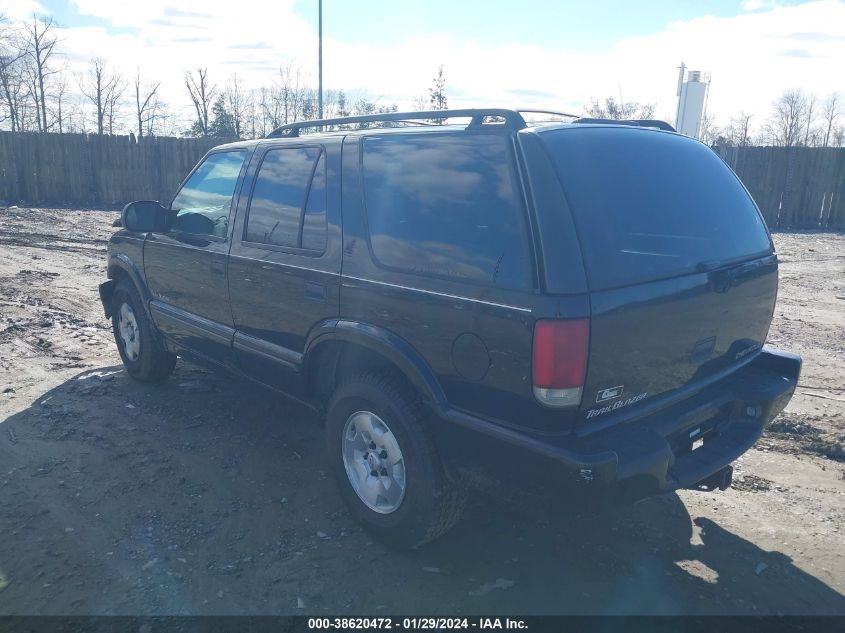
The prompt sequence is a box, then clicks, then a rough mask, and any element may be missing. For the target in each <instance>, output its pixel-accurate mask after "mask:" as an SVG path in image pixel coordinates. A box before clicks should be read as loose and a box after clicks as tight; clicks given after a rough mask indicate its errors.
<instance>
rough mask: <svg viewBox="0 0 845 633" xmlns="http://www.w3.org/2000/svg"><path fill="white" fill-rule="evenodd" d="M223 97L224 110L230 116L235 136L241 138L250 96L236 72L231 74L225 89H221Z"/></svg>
mask: <svg viewBox="0 0 845 633" xmlns="http://www.w3.org/2000/svg"><path fill="white" fill-rule="evenodd" d="M223 99H224V103H225V107H226V110H227V111H228V112H229V114H230V115H231V117H232V124H233V126H234V129H235V136H237V137H238V138H243V133H244V129H243V128H244V123H245V122H246V115H247V110H248V109H249V107H250V100H251V97H250V95H249V94H248V93H247V91H246V89H245V88H244V85H243V82H242V81H241V80H240V78H239V77H238V75H237V74H234V75H232V77H231V78H230V79H229V83H228V84H227V85H226V89H225V90H224V91H223Z"/></svg>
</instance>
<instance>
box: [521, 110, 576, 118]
mask: <svg viewBox="0 0 845 633" xmlns="http://www.w3.org/2000/svg"><path fill="white" fill-rule="evenodd" d="M517 112H519V113H520V114H522V113H526V114H553V115H554V116H565V117H567V118H570V119H577V118H579V116H580V115H578V114H570V113H569V112H557V111H556V110H524V109H522V108H520V109H519V110H517Z"/></svg>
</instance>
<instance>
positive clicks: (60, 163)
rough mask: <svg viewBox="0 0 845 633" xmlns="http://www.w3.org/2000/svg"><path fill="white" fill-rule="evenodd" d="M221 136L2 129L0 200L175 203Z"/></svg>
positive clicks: (64, 203) (100, 204)
mask: <svg viewBox="0 0 845 633" xmlns="http://www.w3.org/2000/svg"><path fill="white" fill-rule="evenodd" d="M220 143H221V141H220V140H219V139H184V138H169V137H154V138H142V139H140V140H138V141H137V142H136V141H135V140H134V139H133V138H131V137H128V136H97V135H93V134H91V135H86V134H31V133H11V132H0V200H4V201H6V202H14V203H17V202H22V203H28V204H58V205H75V206H89V205H91V206H107V207H116V206H122V205H123V204H125V203H126V202H130V201H132V200H162V201H166V202H169V201H170V199H171V198H172V197H173V194H174V193H176V189H177V188H178V187H179V184H180V183H181V181H182V179H183V178H184V177H185V176H186V175H187V173H188V172H189V171H190V170H191V168H193V166H194V165H195V164H196V163H197V161H198V160H199V159H200V158H202V156H203V154H205V153H206V152H207V151H208V150H209V149H211V148H212V147H214V146H215V145H219V144H220Z"/></svg>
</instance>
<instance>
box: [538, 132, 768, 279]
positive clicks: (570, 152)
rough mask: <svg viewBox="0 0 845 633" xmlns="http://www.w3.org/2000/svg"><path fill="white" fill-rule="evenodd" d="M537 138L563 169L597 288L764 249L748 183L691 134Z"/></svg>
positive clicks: (762, 227)
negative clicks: (748, 191) (746, 189)
mask: <svg viewBox="0 0 845 633" xmlns="http://www.w3.org/2000/svg"><path fill="white" fill-rule="evenodd" d="M540 136H541V138H542V140H543V142H544V144H545V146H546V148H547V150H548V152H549V154H550V156H551V158H552V161H553V163H554V164H555V167H556V169H557V171H558V175H559V176H560V179H561V183H562V185H563V188H564V192H565V195H566V198H567V201H568V203H569V207H570V209H571V211H572V215H573V219H574V221H575V226H576V229H577V231H578V236H579V239H580V242H581V249H582V252H583V254H584V263H585V266H586V268H587V276H588V278H589V281H590V286H591V288H593V289H594V290H601V289H607V288H612V287H618V286H625V285H631V284H636V283H642V282H646V281H650V280H655V279H661V278H666V277H672V276H677V275H682V274H687V273H692V272H696V271H701V270H706V269H709V268H712V267H714V266H718V265H719V264H721V263H728V262H731V261H737V260H740V259H743V258H751V257H753V256H755V255H763V254H767V253H769V252H770V251H771V244H770V241H769V236H768V232H767V231H766V227H765V224H764V222H763V219H762V217H761V216H760V214H759V212H758V211H757V208H756V206H755V205H754V202H753V201H752V200H751V197H750V196H749V195H748V193H747V192H746V191H745V188H744V187H743V186H742V185H741V184H740V183H739V181H738V180H737V178H736V176H735V175H734V174H733V172H732V171H731V170H730V169H729V168H728V166H727V165H725V163H724V162H723V161H722V160H721V159H720V158H719V157H718V156H717V155H716V154H714V153H713V152H712V151H711V150H710V149H709V148H707V147H706V146H705V145H703V144H701V143H699V142H697V141H694V140H692V139H689V138H687V137H684V136H680V135H676V134H666V133H660V132H654V131H650V130H642V129H636V128H624V129H623V128H615V127H614V128H607V127H604V128H598V127H584V128H582V129H564V130H552V131H547V132H543V133H541V134H540Z"/></svg>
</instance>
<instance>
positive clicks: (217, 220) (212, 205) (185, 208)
mask: <svg viewBox="0 0 845 633" xmlns="http://www.w3.org/2000/svg"><path fill="white" fill-rule="evenodd" d="M246 155H247V152H246V150H240V151H234V152H219V153H217V154H211V155H210V156H209V157H208V158H206V159H205V161H204V162H203V163H202V164H201V165H200V166H199V167H198V168H197V170H196V171H195V172H194V173H193V174H192V175H191V177H190V178H189V179H188V182H186V183H185V186H184V187H182V189H181V190H179V193H178V194H176V198H174V199H173V204H172V205H171V207H170V208H171V209H172V210H173V211H176V218H175V219H174V221H173V227H172V228H173V230H174V231H178V232H180V233H191V234H194V235H211V236H215V237H223V238H225V237H226V236H227V235H228V227H229V211H230V210H231V208H232V196H233V195H234V193H235V185H237V182H238V176H239V175H240V173H241V167H242V166H243V164H244V160H245V159H246Z"/></svg>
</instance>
